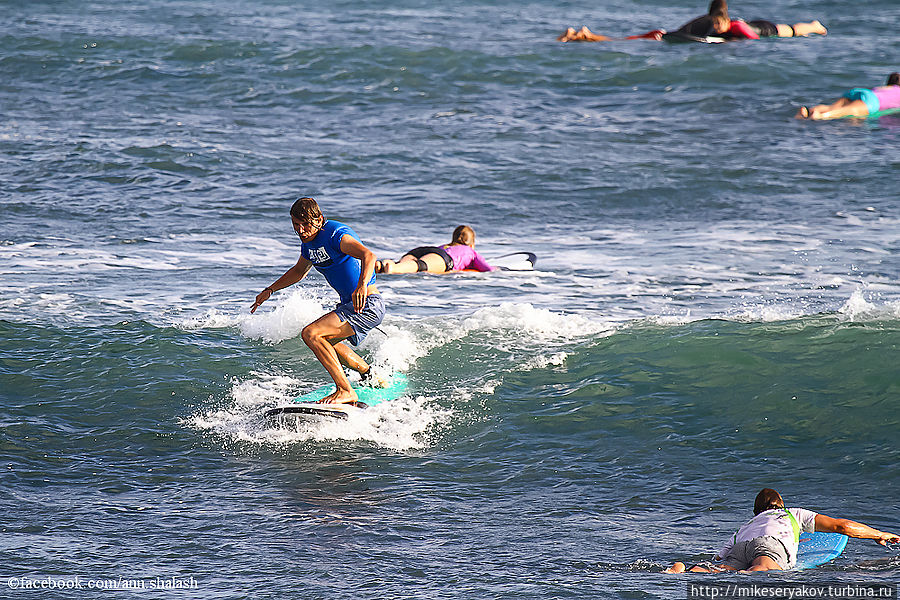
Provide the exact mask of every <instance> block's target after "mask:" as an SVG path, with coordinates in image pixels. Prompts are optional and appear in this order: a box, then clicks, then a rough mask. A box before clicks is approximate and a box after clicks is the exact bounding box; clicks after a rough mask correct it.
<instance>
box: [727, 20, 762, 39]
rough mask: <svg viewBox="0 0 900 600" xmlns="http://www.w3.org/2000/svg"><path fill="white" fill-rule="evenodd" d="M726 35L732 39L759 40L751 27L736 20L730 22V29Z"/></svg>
mask: <svg viewBox="0 0 900 600" xmlns="http://www.w3.org/2000/svg"><path fill="white" fill-rule="evenodd" d="M728 33H730V34H731V35H733V36H734V37H743V38H749V39H751V40H758V39H759V34H758V33H756V31H754V30H753V28H752V27H750V26H749V25H747V24H746V23H745V22H744V21H738V20H737V19H735V20H734V21H732V22H731V27H729V28H728Z"/></svg>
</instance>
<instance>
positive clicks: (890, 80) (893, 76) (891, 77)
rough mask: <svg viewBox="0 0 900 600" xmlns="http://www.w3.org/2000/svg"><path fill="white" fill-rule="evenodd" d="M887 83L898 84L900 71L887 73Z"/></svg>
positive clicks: (899, 82)
mask: <svg viewBox="0 0 900 600" xmlns="http://www.w3.org/2000/svg"><path fill="white" fill-rule="evenodd" d="M887 85H900V73H891V74H890V75H888V80H887Z"/></svg>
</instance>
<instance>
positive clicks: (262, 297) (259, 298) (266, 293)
mask: <svg viewBox="0 0 900 600" xmlns="http://www.w3.org/2000/svg"><path fill="white" fill-rule="evenodd" d="M272 291H273V290H272V288H270V287H267V288H266V289H264V290H263V291H261V292H260V293H258V294H257V295H256V302H254V303H253V306H251V307H250V314H251V315H252V314H253V313H255V312H256V309H257V308H259V305H260V304H262V303H263V302H265V301H266V300H268V299H269V298H271V297H272Z"/></svg>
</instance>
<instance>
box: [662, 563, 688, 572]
mask: <svg viewBox="0 0 900 600" xmlns="http://www.w3.org/2000/svg"><path fill="white" fill-rule="evenodd" d="M663 573H684V563H683V562H677V563H675V564H674V565H672V566H671V567H669V568H668V569H666V570H665V571H663Z"/></svg>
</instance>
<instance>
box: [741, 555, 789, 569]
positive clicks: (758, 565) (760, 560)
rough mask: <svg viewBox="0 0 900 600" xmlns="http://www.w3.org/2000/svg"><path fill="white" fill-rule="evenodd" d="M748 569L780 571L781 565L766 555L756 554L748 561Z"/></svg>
mask: <svg viewBox="0 0 900 600" xmlns="http://www.w3.org/2000/svg"><path fill="white" fill-rule="evenodd" d="M747 570H748V571H781V570H782V569H781V565H779V564H778V563H777V562H775V561H774V560H772V559H771V558H769V557H768V556H757V557H756V558H754V559H753V562H752V563H750V568H749V569H747Z"/></svg>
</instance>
